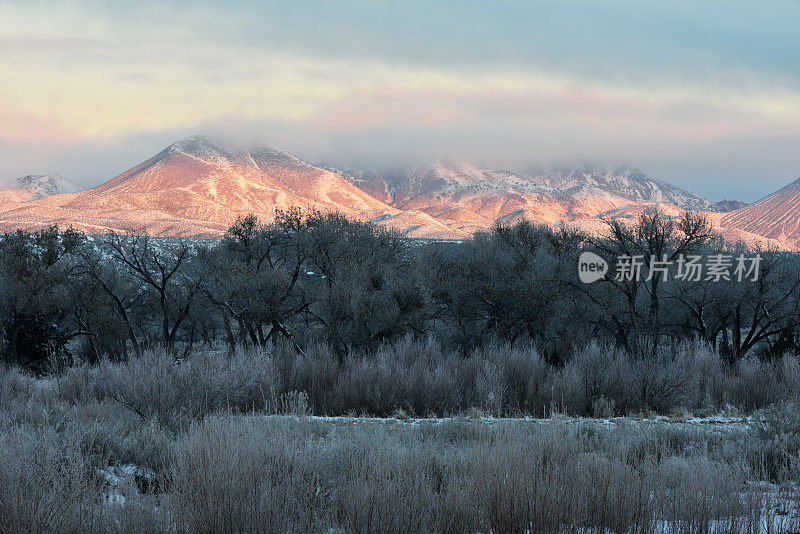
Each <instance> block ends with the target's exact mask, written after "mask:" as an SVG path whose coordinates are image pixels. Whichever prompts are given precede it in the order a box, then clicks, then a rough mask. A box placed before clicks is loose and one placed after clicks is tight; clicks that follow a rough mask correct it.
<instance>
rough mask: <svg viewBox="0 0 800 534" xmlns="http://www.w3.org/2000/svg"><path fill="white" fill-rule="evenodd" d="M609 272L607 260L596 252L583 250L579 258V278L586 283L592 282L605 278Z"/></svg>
mask: <svg viewBox="0 0 800 534" xmlns="http://www.w3.org/2000/svg"><path fill="white" fill-rule="evenodd" d="M606 272H608V263H607V262H606V260H604V259H603V258H601V257H600V256H598V255H597V254H595V253H594V252H581V255H580V257H579V258H578V278H580V279H581V282H583V283H584V284H591V283H592V282H597V281H598V280H600V279H601V278H603V277H604V276H605V275H606Z"/></svg>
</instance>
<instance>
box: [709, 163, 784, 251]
mask: <svg viewBox="0 0 800 534" xmlns="http://www.w3.org/2000/svg"><path fill="white" fill-rule="evenodd" d="M720 222H721V224H722V225H724V226H726V227H731V228H738V229H740V230H744V231H747V232H750V233H753V234H758V235H762V236H764V237H768V238H770V239H774V240H776V241H778V242H780V243H783V244H784V246H785V248H791V249H793V250H796V249H798V248H800V178H798V179H797V180H795V181H794V182H792V183H790V184H789V185H787V186H786V187H784V188H782V189H780V190H778V191H776V192H775V193H772V194H771V195H768V196H766V197H764V198H762V199H761V200H758V201H756V202H754V203H752V204H750V205H748V206H745V207H743V208H739V209H737V210H734V211H731V212H728V213H725V214H723V215H722V218H721V221H720Z"/></svg>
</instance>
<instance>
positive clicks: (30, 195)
mask: <svg viewBox="0 0 800 534" xmlns="http://www.w3.org/2000/svg"><path fill="white" fill-rule="evenodd" d="M77 191H80V187H78V186H77V185H75V184H74V183H72V182H70V181H69V180H67V179H66V178H64V177H63V176H61V175H59V174H29V175H27V176H22V177H20V178H17V179H16V180H11V181H8V182H5V183H0V202H27V201H29V200H36V199H37V198H43V197H47V196H50V195H58V194H61V193H75V192H77Z"/></svg>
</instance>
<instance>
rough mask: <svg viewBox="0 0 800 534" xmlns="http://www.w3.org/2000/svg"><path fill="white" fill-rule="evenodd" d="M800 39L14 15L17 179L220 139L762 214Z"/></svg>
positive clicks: (607, 9) (383, 21)
mask: <svg viewBox="0 0 800 534" xmlns="http://www.w3.org/2000/svg"><path fill="white" fill-rule="evenodd" d="M798 27H800V2H796V1H794V0H784V1H770V0H766V1H750V2H745V1H737V0H725V1H716V0H703V1H696V0H691V1H664V0H661V1H659V2H649V1H644V0H637V1H628V2H622V1H612V0H586V1H580V2H579V1H572V0H560V1H552V2H523V1H519V2H511V1H503V0H500V1H493V2H477V1H470V0H461V1H453V2H449V1H440V2H434V1H432V0H428V1H417V0H403V1H396V2H389V1H380V0H376V1H351V0H336V1H330V2H322V1H320V2H310V1H283V2H269V1H258V2H256V1H244V0H241V1H237V0H234V1H226V2H207V1H203V0H194V1H185V2H166V1H158V2H148V1H137V2H129V3H127V2H113V3H112V2H100V1H97V2H94V1H70V0H67V1H63V2H36V1H35V0H34V1H24V2H23V1H20V2H9V1H5V0H0V179H9V178H14V177H16V176H20V175H23V174H29V173H34V172H59V173H61V174H64V175H65V176H67V177H68V178H70V179H73V180H74V181H76V182H78V183H80V184H82V185H95V184H98V183H100V182H101V181H104V180H107V179H109V178H112V177H113V176H114V175H116V174H118V173H119V172H121V171H123V170H125V169H127V168H128V167H131V166H133V165H134V164H136V163H138V162H140V161H141V160H143V159H146V158H147V157H149V156H151V155H153V154H155V153H156V152H158V151H160V150H161V149H163V148H164V147H165V146H166V145H168V144H170V143H172V142H174V141H176V140H177V139H179V138H181V137H184V136H188V135H194V134H204V135H210V136H217V137H223V138H230V139H232V140H237V141H239V140H241V141H247V142H253V141H258V142H263V143H267V144H271V145H274V146H278V147H280V148H284V149H286V150H288V151H290V152H293V153H295V154H298V155H300V156H301V157H304V158H306V159H308V160H310V161H312V162H319V163H330V164H336V165H343V166H352V167H355V166H376V167H381V166H392V165H400V164H413V163H418V162H421V161H423V160H425V159H427V158H429V157H435V156H439V155H448V156H452V157H459V158H465V159H468V160H471V161H474V162H479V163H485V164H487V165H491V166H495V167H504V168H509V167H521V166H525V165H537V166H540V165H549V164H553V163H563V162H567V161H585V162H594V163H606V164H612V165H613V164H622V163H627V164H632V165H636V166H638V167H639V168H641V169H642V170H643V171H645V172H646V173H647V174H649V175H651V176H654V177H657V178H661V179H664V180H667V181H670V182H672V183H675V184H676V185H679V186H682V187H686V188H688V189H691V190H693V191H695V192H697V193H698V194H701V195H704V196H707V197H708V198H710V199H712V200H719V199H721V198H723V197H727V198H739V199H742V200H747V201H752V200H755V199H756V198H758V197H760V196H763V195H765V194H767V193H769V192H771V191H773V190H775V189H777V188H779V187H782V186H783V185H785V184H787V183H789V182H790V181H792V180H794V179H796V178H798V177H800V31H798V30H797V28H798Z"/></svg>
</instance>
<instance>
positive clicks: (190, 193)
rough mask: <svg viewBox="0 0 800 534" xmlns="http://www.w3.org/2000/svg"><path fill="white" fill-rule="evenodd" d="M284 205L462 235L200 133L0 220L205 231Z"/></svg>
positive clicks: (283, 158) (278, 155)
mask: <svg viewBox="0 0 800 534" xmlns="http://www.w3.org/2000/svg"><path fill="white" fill-rule="evenodd" d="M290 206H301V207H305V208H317V209H320V210H337V211H340V212H342V213H344V214H345V215H347V216H348V217H351V218H357V219H362V220H371V219H375V218H381V220H383V221H385V222H384V223H383V224H387V225H390V226H393V227H395V228H398V229H400V230H401V231H405V233H406V234H407V235H409V236H413V237H454V236H460V237H464V236H463V235H462V234H460V233H459V232H457V231H452V230H451V229H449V228H447V227H446V226H445V225H443V224H441V223H440V222H438V221H436V220H434V219H432V218H430V217H429V216H427V215H425V214H423V213H418V212H414V211H411V212H406V213H401V210H399V209H397V208H395V207H391V206H388V205H386V204H385V203H383V202H381V201H379V200H377V199H376V198H374V197H372V196H370V195H369V194H367V193H365V192H364V191H362V190H361V189H359V188H357V187H355V186H354V185H352V184H351V183H350V182H348V181H347V180H344V179H343V178H342V177H340V176H339V175H337V174H334V173H332V172H330V171H327V170H324V169H320V168H317V167H314V166H312V165H309V164H308V163H305V162H304V161H302V160H300V159H298V158H296V157H294V156H292V155H291V154H288V153H286V152H284V151H281V150H278V149H275V148H271V147H267V146H251V147H247V148H243V149H242V148H227V147H224V146H222V145H220V144H216V143H214V142H212V141H210V140H208V139H206V138H202V137H192V138H189V139H184V140H181V141H179V142H177V143H175V144H173V145H171V146H169V147H167V148H166V149H165V150H163V151H162V152H160V153H159V154H156V155H155V156H153V157H152V158H150V159H148V160H146V161H144V162H142V163H140V164H139V165H137V166H135V167H133V168H131V169H129V170H128V171H125V172H124V173H122V174H120V175H119V176H117V177H116V178H114V179H112V180H110V181H108V182H106V183H104V184H103V185H101V186H99V187H96V188H94V189H90V190H88V191H81V192H77V193H69V194H60V195H53V196H48V197H44V198H40V199H38V200H34V201H31V202H26V203H25V204H19V205H14V206H13V207H12V208H11V209H7V210H3V211H2V213H0V226H2V227H4V228H9V227H20V226H22V227H41V226H46V225H50V224H55V223H58V224H61V225H62V226H63V225H67V224H73V225H75V226H76V227H78V228H80V229H82V230H84V231H86V232H90V233H100V232H106V231H108V230H115V231H119V232H133V231H146V232H148V233H150V234H153V235H174V236H187V237H190V236H191V237H212V236H218V235H220V234H222V233H223V232H224V231H225V230H226V229H227V228H228V227H229V226H230V225H231V223H232V222H233V221H234V220H235V219H236V217H237V216H239V215H245V214H247V213H255V214H256V215H258V216H259V217H261V218H263V219H264V220H270V219H271V218H272V217H274V215H275V210H276V209H286V208H289V207H290Z"/></svg>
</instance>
